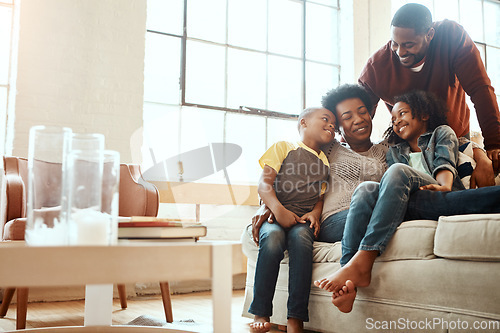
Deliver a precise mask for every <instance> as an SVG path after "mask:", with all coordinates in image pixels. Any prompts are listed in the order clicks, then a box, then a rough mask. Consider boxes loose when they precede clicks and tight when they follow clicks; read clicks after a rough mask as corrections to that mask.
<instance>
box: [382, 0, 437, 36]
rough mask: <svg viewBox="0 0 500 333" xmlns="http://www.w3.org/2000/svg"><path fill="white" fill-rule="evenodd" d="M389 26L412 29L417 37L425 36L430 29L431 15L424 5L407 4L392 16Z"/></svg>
mask: <svg viewBox="0 0 500 333" xmlns="http://www.w3.org/2000/svg"><path fill="white" fill-rule="evenodd" d="M391 26H393V27H398V28H410V29H414V30H415V33H416V34H417V35H422V34H426V33H427V31H429V29H430V28H431V27H432V14H431V11H430V10H429V9H428V8H427V7H425V6H424V5H420V4H418V3H408V4H406V5H404V6H402V7H401V8H399V9H398V11H397V12H396V14H394V17H393V18H392V22H391Z"/></svg>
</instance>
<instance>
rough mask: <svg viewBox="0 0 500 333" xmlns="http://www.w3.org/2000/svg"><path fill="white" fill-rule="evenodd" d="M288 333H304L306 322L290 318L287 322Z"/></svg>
mask: <svg viewBox="0 0 500 333" xmlns="http://www.w3.org/2000/svg"><path fill="white" fill-rule="evenodd" d="M286 332H287V333H302V332H304V322H303V321H302V320H300V319H297V318H288V320H287V322H286Z"/></svg>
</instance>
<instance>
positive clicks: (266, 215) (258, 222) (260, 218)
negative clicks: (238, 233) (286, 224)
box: [252, 205, 273, 245]
mask: <svg viewBox="0 0 500 333" xmlns="http://www.w3.org/2000/svg"><path fill="white" fill-rule="evenodd" d="M271 215H272V213H271V210H270V209H269V208H268V207H267V206H266V205H262V206H260V208H259V209H258V210H257V212H256V213H255V215H254V216H252V237H253V241H254V242H255V244H257V245H259V231H260V227H262V223H264V222H265V221H266V220H268V221H269V223H273V220H271Z"/></svg>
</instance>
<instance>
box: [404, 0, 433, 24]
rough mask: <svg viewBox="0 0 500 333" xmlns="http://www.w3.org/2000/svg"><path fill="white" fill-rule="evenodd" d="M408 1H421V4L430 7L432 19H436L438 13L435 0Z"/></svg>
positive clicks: (418, 1) (419, 1)
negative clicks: (435, 8)
mask: <svg viewBox="0 0 500 333" xmlns="http://www.w3.org/2000/svg"><path fill="white" fill-rule="evenodd" d="M439 1H441V0H439ZM406 2H407V3H408V2H414V3H419V4H421V5H424V6H425V7H427V8H429V10H430V11H431V13H432V19H433V21H435V19H434V16H435V15H436V13H435V12H434V5H433V3H434V0H416V1H410V0H408V1H406Z"/></svg>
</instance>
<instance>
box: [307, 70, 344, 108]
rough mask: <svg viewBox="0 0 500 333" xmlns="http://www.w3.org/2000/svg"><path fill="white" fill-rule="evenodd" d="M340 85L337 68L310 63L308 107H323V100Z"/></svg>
mask: <svg viewBox="0 0 500 333" xmlns="http://www.w3.org/2000/svg"><path fill="white" fill-rule="evenodd" d="M338 85H339V71H338V69H337V67H334V66H327V65H321V64H316V63H311V62H308V63H307V64H306V107H311V106H317V105H321V98H322V97H323V96H324V95H325V94H326V93H327V92H328V91H329V90H331V89H333V88H336V87H337V86H338Z"/></svg>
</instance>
